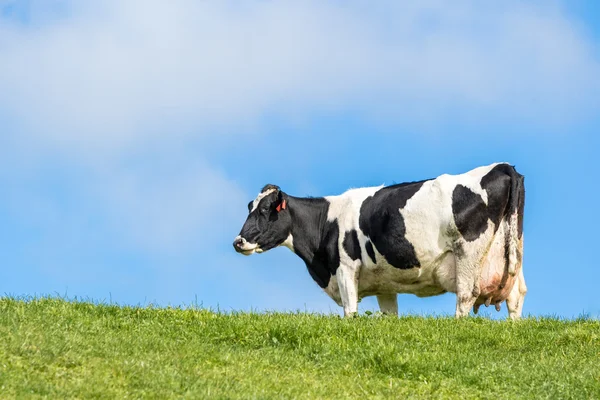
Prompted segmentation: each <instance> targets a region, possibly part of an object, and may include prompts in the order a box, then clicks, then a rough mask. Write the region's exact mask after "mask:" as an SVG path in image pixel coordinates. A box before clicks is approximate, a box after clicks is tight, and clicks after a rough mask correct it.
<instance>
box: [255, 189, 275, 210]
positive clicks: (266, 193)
mask: <svg viewBox="0 0 600 400" xmlns="http://www.w3.org/2000/svg"><path fill="white" fill-rule="evenodd" d="M274 191H275V189H269V190H265V191H264V192H262V193H259V194H258V196H256V199H254V201H253V202H252V210H251V211H250V212H254V210H256V208H257V207H258V204H259V203H260V201H261V200H262V199H264V198H265V197H267V196H268V195H270V194H271V193H273V192H274Z"/></svg>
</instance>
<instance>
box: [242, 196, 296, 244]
mask: <svg viewBox="0 0 600 400" xmlns="http://www.w3.org/2000/svg"><path fill="white" fill-rule="evenodd" d="M287 201H288V198H287V195H286V194H285V193H283V192H282V191H281V190H280V189H279V187H278V186H275V185H266V186H265V187H264V188H263V189H262V190H261V192H260V194H259V195H258V196H257V197H256V199H254V200H253V201H251V202H250V203H248V218H247V219H246V222H245V223H244V226H243V227H242V230H241V231H240V234H239V235H238V236H237V237H236V238H235V240H234V241H233V247H234V248H235V251H237V252H238V253H242V254H244V255H246V256H249V255H250V254H253V253H255V252H256V253H262V252H264V251H267V250H270V249H272V248H274V247H277V246H279V245H280V244H282V243H283V242H284V241H285V240H286V239H287V237H288V235H289V234H290V232H291V225H292V219H291V217H290V213H289V210H288V205H287Z"/></svg>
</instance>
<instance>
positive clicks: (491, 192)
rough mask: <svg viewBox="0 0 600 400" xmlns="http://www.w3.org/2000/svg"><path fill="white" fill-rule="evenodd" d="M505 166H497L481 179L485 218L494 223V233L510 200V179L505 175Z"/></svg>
mask: <svg viewBox="0 0 600 400" xmlns="http://www.w3.org/2000/svg"><path fill="white" fill-rule="evenodd" d="M507 168H510V166H508V165H506V164H499V165H497V166H495V167H494V168H492V169H491V170H490V172H488V173H487V174H485V175H484V176H483V178H481V182H480V183H481V187H482V189H484V190H485V191H486V192H487V199H488V204H487V217H488V218H489V219H490V220H492V222H493V223H494V233H496V231H497V230H498V227H499V226H500V222H501V221H502V218H503V217H504V215H505V213H506V206H507V205H508V201H509V198H510V184H511V178H510V175H509V174H507V171H506V170H507Z"/></svg>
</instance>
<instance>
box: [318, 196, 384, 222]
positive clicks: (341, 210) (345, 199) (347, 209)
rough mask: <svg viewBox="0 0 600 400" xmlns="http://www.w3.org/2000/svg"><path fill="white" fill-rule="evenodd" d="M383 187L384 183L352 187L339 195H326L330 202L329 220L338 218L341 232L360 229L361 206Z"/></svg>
mask: <svg viewBox="0 0 600 400" xmlns="http://www.w3.org/2000/svg"><path fill="white" fill-rule="evenodd" d="M382 187H383V185H381V186H373V187H364V188H358V189H350V190H347V191H345V192H344V193H342V194H340V195H337V196H326V197H325V200H327V201H328V202H329V210H328V211H327V221H329V222H331V221H334V220H335V219H337V220H338V223H339V224H340V232H345V231H349V230H351V229H358V215H359V214H360V206H361V205H362V203H363V201H365V199H366V198H367V197H369V196H373V195H374V194H375V192H377V191H378V190H379V189H381V188H382Z"/></svg>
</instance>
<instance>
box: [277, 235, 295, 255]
mask: <svg viewBox="0 0 600 400" xmlns="http://www.w3.org/2000/svg"><path fill="white" fill-rule="evenodd" d="M280 246H284V247H287V248H288V249H290V250H291V251H293V252H294V253H295V251H294V237H293V236H292V234H291V233H290V234H289V235H288V237H287V238H286V239H285V240H284V241H283V243H281V244H280Z"/></svg>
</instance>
